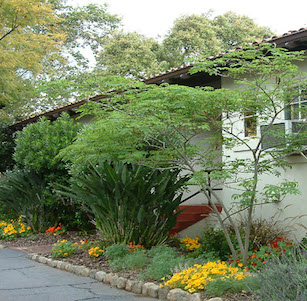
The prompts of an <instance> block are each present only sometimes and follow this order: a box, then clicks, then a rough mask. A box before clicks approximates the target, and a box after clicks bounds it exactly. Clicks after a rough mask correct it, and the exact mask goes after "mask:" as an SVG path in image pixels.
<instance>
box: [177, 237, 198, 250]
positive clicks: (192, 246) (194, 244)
mask: <svg viewBox="0 0 307 301" xmlns="http://www.w3.org/2000/svg"><path fill="white" fill-rule="evenodd" d="M180 243H182V244H184V246H185V248H186V249H187V250H189V251H194V250H196V249H198V248H200V243H199V237H197V236H196V237H195V239H193V238H189V237H186V238H184V239H181V240H180Z"/></svg>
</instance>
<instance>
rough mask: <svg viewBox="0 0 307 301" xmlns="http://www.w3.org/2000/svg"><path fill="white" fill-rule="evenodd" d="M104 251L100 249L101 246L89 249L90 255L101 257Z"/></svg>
mask: <svg viewBox="0 0 307 301" xmlns="http://www.w3.org/2000/svg"><path fill="white" fill-rule="evenodd" d="M103 252H104V250H102V249H100V248H99V247H93V248H90V249H89V250H88V253H89V254H90V256H93V257H99V256H101V255H102V254H103Z"/></svg>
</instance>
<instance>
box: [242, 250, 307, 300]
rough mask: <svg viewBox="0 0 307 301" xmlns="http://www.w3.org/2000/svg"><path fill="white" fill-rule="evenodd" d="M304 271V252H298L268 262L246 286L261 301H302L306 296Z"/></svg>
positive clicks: (305, 258) (306, 261) (306, 280)
mask: <svg viewBox="0 0 307 301" xmlns="http://www.w3.org/2000/svg"><path fill="white" fill-rule="evenodd" d="M306 270H307V253H306V250H303V251H301V250H299V252H298V253H296V252H292V253H291V255H286V256H282V257H275V258H274V259H273V260H272V261H269V262H268V263H267V264H265V265H264V266H263V268H262V269H261V271H260V272H258V273H257V275H256V276H255V277H251V279H249V280H248V282H247V285H248V287H249V290H250V291H251V292H252V293H253V294H254V295H256V296H257V297H258V298H259V300H262V301H271V300H280V301H293V300H296V301H303V300H306V296H307V273H306Z"/></svg>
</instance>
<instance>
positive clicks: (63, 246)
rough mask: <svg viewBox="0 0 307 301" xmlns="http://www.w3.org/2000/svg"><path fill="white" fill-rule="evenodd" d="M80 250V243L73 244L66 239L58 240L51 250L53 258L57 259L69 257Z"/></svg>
mask: <svg viewBox="0 0 307 301" xmlns="http://www.w3.org/2000/svg"><path fill="white" fill-rule="evenodd" d="M77 249H78V243H72V242H69V241H67V240H66V239H63V240H61V241H60V240H58V241H57V242H56V243H55V244H54V245H53V248H52V249H51V256H52V257H53V258H55V257H69V256H71V255H72V254H73V253H74V252H75V251H76V250H77Z"/></svg>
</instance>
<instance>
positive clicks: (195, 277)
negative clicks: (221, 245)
mask: <svg viewBox="0 0 307 301" xmlns="http://www.w3.org/2000/svg"><path fill="white" fill-rule="evenodd" d="M245 277H246V272H245V270H240V269H239V268H236V267H231V266H229V265H227V264H226V263H225V262H223V261H222V262H221V261H217V262H207V263H206V264H204V265H200V264H195V265H194V266H192V267H190V268H188V269H185V270H182V271H181V272H179V273H176V274H174V275H173V276H172V277H171V278H170V279H169V280H168V281H166V282H164V285H165V286H168V287H170V288H181V289H183V290H186V291H188V292H190V293H194V292H197V291H201V290H205V289H206V287H207V286H208V284H209V283H210V282H212V281H216V280H217V279H220V280H227V279H233V280H237V281H241V280H243V279H244V278H245Z"/></svg>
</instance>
